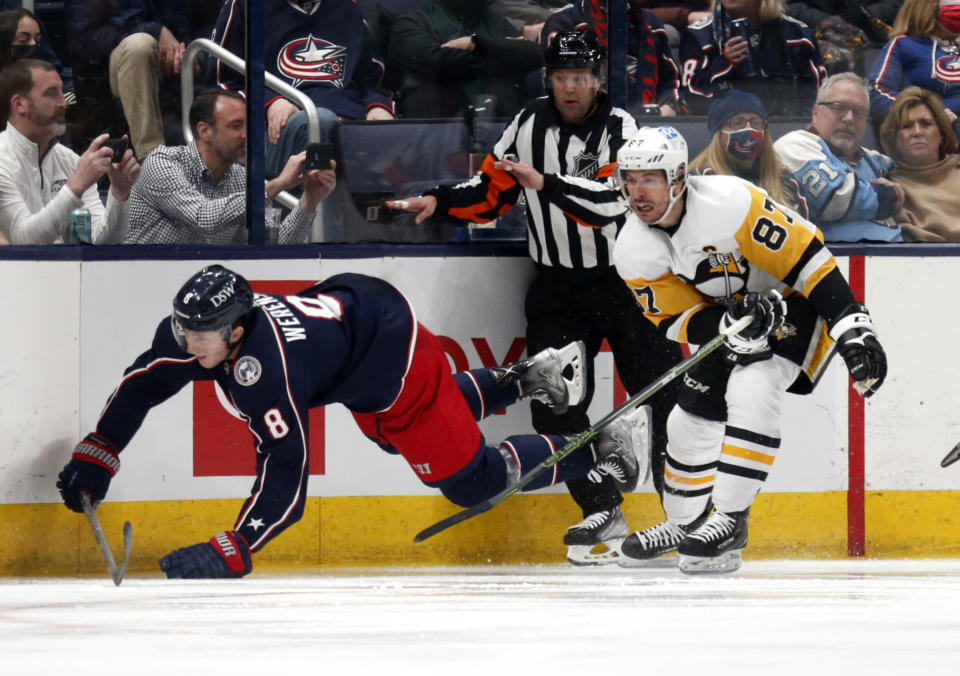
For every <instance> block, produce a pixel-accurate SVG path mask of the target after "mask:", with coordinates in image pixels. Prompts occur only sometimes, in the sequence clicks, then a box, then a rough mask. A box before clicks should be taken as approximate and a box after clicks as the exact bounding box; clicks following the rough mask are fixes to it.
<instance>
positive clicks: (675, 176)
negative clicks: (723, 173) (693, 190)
mask: <svg viewBox="0 0 960 676" xmlns="http://www.w3.org/2000/svg"><path fill="white" fill-rule="evenodd" d="M687 159H688V153H687V142H686V140H684V138H683V136H681V135H680V132H678V131H677V130H676V129H674V128H673V127H670V126H666V125H665V126H662V127H641V128H640V129H639V130H638V131H637V133H636V134H634V135H633V137H632V138H631V139H630V140H629V141H627V142H626V143H624V144H623V146H621V147H620V150H619V152H617V184H618V185H619V187H620V193H621V194H622V195H623V197H624V199H626V200H627V202H628V203H629V200H630V195H629V194H628V193H627V189H626V182H625V181H624V178H625V176H624V172H627V171H656V170H658V169H659V170H661V171H663V172H664V173H665V174H666V177H667V184H668V186H669V187H670V203H669V204H668V205H667V210H666V211H665V212H664V213H663V216H661V217H660V218H658V219H657V220H656V221H654V222H653V223H651V225H656V224H657V223H659V222H660V221H662V220H663V218H664V216H666V215H667V214H668V213H669V212H670V209H672V208H673V205H674V203H675V202H676V201H677V200H678V199H680V197H682V196H683V193H684V191H685V190H686V178H687ZM678 184H679V185H680V186H681V190H680V191H679V192H678V193H677V194H676V195H674V194H673V188H674V186H676V185H678Z"/></svg>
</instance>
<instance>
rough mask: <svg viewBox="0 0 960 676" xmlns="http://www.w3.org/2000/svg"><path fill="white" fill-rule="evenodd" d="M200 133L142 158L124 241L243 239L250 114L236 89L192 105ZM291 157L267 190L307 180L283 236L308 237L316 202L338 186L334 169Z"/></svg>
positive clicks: (288, 239) (206, 95)
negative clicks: (306, 167) (311, 167)
mask: <svg viewBox="0 0 960 676" xmlns="http://www.w3.org/2000/svg"><path fill="white" fill-rule="evenodd" d="M190 124H191V125H192V126H193V129H194V136H195V139H194V141H192V142H191V143H189V144H188V145H185V146H159V147H158V148H157V149H156V150H155V151H154V152H152V153H150V155H149V156H148V157H147V159H146V160H144V164H143V168H142V170H141V173H140V177H139V180H138V181H137V183H136V184H135V186H134V189H133V190H132V191H131V194H130V229H129V231H128V233H127V236H126V238H125V239H124V243H126V244H239V243H244V242H246V239H247V231H246V228H245V227H244V226H245V224H246V209H247V199H246V180H247V179H246V177H247V171H246V168H245V167H244V161H245V159H246V152H247V113H246V104H245V102H244V100H243V98H242V97H241V96H240V95H239V94H237V93H236V92H232V91H225V90H212V91H208V92H203V93H202V94H200V95H198V96H197V98H196V99H195V100H194V102H193V105H192V106H191V107H190ZM304 163H305V153H300V154H299V155H294V156H292V157H291V158H290V159H289V160H288V161H287V164H286V166H285V167H284V168H283V171H281V172H280V175H279V176H277V177H276V178H275V179H273V180H271V181H268V182H267V185H266V193H267V197H269V198H272V197H273V196H274V195H276V194H277V193H279V192H280V191H281V190H289V189H290V188H293V187H295V186H297V185H300V184H301V183H302V184H303V195H302V196H301V198H300V203H299V205H298V206H296V207H295V208H294V209H293V211H291V212H290V214H289V215H288V216H287V217H286V218H285V219H284V220H283V222H282V223H281V224H280V233H279V238H278V240H279V243H280V244H291V243H299V242H305V241H307V239H308V236H309V234H310V227H311V224H312V223H313V219H314V216H315V211H316V208H317V205H318V204H319V203H320V201H321V200H323V199H324V198H325V197H327V195H329V194H330V193H331V192H333V189H334V188H335V187H336V177H335V176H334V170H333V169H332V168H331V169H324V170H313V171H309V172H308V171H304Z"/></svg>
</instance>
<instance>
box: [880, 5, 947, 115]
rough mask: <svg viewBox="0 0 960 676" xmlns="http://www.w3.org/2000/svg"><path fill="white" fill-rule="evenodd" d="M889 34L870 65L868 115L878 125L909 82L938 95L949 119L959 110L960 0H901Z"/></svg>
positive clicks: (909, 84)
mask: <svg viewBox="0 0 960 676" xmlns="http://www.w3.org/2000/svg"><path fill="white" fill-rule="evenodd" d="M892 35H893V39H892V40H891V41H890V42H888V43H887V44H886V46H884V48H883V50H882V51H881V52H880V54H879V55H878V56H877V60H876V61H874V63H873V67H872V68H871V69H870V78H869V79H870V106H871V109H872V111H871V112H872V116H871V118H872V120H873V122H874V124H877V125H879V124H880V123H881V122H883V120H884V118H885V117H886V116H887V113H889V112H890V107H891V106H892V105H893V102H894V101H895V100H896V98H897V94H899V93H900V91H901V90H902V89H905V88H906V87H909V86H911V85H914V86H917V87H923V88H924V89H929V90H930V91H932V92H935V93H937V94H939V95H940V96H941V97H942V98H943V103H944V106H945V107H946V109H947V116H948V117H949V118H950V120H951V121H953V120H955V119H956V117H957V115H958V114H960V87H958V86H957V84H958V83H960V75H958V73H960V44H958V42H957V37H958V35H960V0H905V1H904V3H903V8H902V9H901V10H900V13H899V14H898V15H897V19H896V21H895V22H894V24H893V33H892Z"/></svg>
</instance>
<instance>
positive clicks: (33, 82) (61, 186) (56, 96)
mask: <svg viewBox="0 0 960 676" xmlns="http://www.w3.org/2000/svg"><path fill="white" fill-rule="evenodd" d="M66 111H67V101H66V99H65V98H64V96H63V82H62V81H61V79H60V75H59V74H58V73H57V71H56V68H54V67H53V66H52V65H50V64H49V63H47V62H46V61H38V60H36V59H19V60H17V61H14V62H13V63H11V64H9V65H8V66H6V67H5V68H4V69H3V71H2V72H0V119H2V120H6V129H5V130H4V131H3V132H2V133H0V231H2V232H3V234H4V236H5V237H6V238H7V239H8V240H9V241H10V243H11V244H61V243H63V242H64V241H66V240H67V233H68V229H69V227H70V212H71V211H73V210H74V209H86V210H88V211H89V212H90V217H91V218H90V220H91V239H92V243H93V244H116V243H119V242H120V241H121V240H122V239H123V236H124V233H125V232H126V227H127V209H128V198H129V196H130V190H131V188H132V187H133V184H134V183H135V182H136V180H137V176H138V174H139V172H140V165H139V164H138V163H137V160H136V158H134V156H133V152H132V151H129V150H127V151H126V152H125V153H123V155H122V156H121V157H120V158H114V152H113V149H111V148H110V147H104V142H105V141H106V140H107V134H101V135H100V136H98V137H96V138H95V139H94V140H93V142H92V143H91V144H90V147H89V148H87V150H86V151H85V152H84V153H83V154H82V155H77V154H76V153H75V152H73V151H72V150H70V149H69V148H67V147H66V146H63V145H60V144H59V143H57V139H58V138H59V137H60V136H61V135H63V133H64V131H65V130H66ZM104 175H107V176H109V178H110V190H109V193H108V195H107V204H106V207H104V205H103V203H102V202H101V201H100V195H99V193H98V192H97V181H99V180H100V179H101V178H102V177H103V176H104Z"/></svg>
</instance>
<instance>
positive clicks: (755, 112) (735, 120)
mask: <svg viewBox="0 0 960 676" xmlns="http://www.w3.org/2000/svg"><path fill="white" fill-rule="evenodd" d="M707 129H708V130H709V131H710V134H711V138H710V144H709V145H708V146H707V147H706V148H705V149H704V150H703V152H701V153H700V154H699V155H698V156H697V157H696V158H695V159H694V160H693V161H692V162H691V163H690V172H691V173H693V174H723V175H729V176H739V177H740V178H743V179H746V180H748V181H750V182H751V183H753V184H754V185H756V186H758V187H760V188H763V189H764V190H766V191H767V194H768V195H770V197H772V198H773V200H774V201H775V202H779V203H780V204H786V205H788V206H791V207H793V208H794V209H796V210H797V211H798V212H799V213H800V215H802V216H803V217H805V218H806V217H807V216H808V213H807V203H806V200H804V198H803V193H802V191H801V190H800V186H799V185H798V184H797V182H796V181H795V180H794V178H793V176H792V175H791V174H790V172H789V171H787V170H786V169H785V168H784V166H783V165H782V164H781V163H780V158H779V157H778V156H777V151H776V150H774V148H773V138H772V137H771V136H770V130H769V128H768V123H767V111H766V108H764V106H763V102H762V101H760V99H758V98H757V97H756V96H754V95H753V94H751V93H749V92H744V91H740V90H738V89H731V90H729V91H728V92H726V94H724V95H723V96H721V97H720V98H718V99H716V100H715V101H714V102H713V104H712V105H711V106H710V114H709V116H708V118H707Z"/></svg>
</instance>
